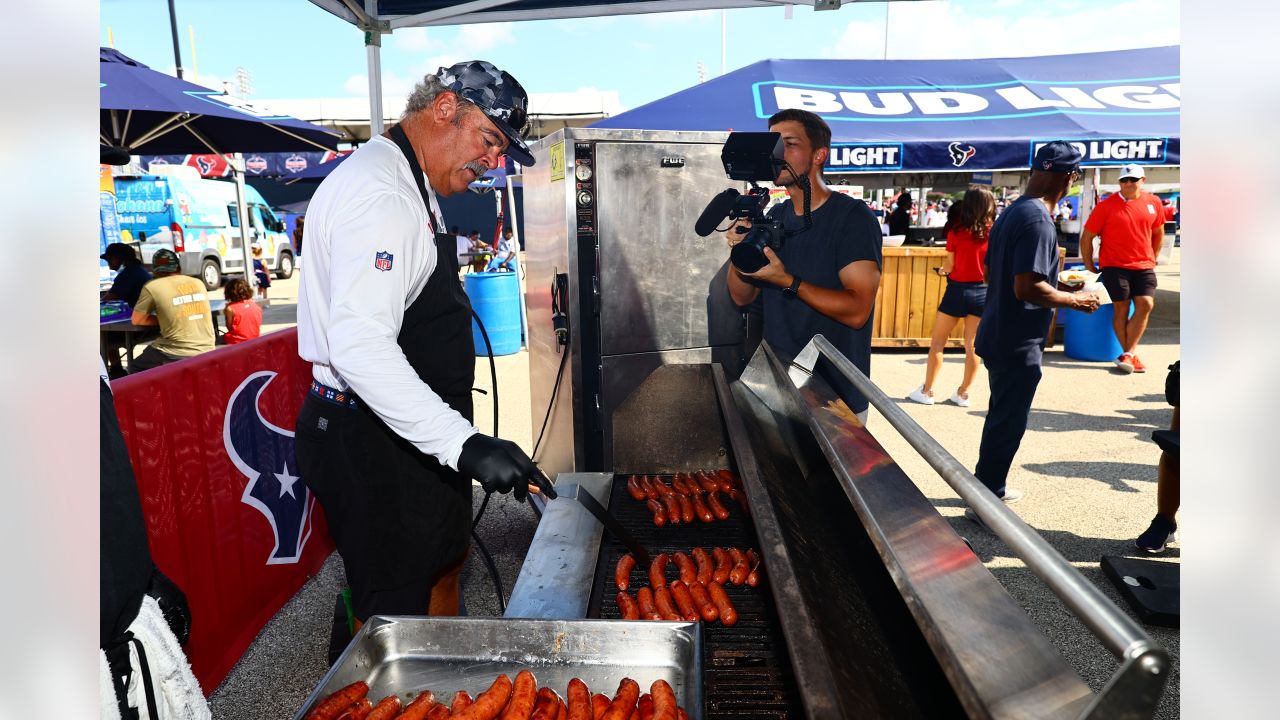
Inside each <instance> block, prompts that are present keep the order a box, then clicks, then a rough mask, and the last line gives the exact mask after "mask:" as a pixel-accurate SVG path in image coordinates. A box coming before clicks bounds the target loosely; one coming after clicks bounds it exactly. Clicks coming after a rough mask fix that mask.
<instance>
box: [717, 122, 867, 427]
mask: <svg viewBox="0 0 1280 720" xmlns="http://www.w3.org/2000/svg"><path fill="white" fill-rule="evenodd" d="M769 130H770V132H776V133H778V134H780V135H781V136H782V144H783V158H784V159H785V160H786V164H787V165H786V167H784V168H783V169H782V170H781V171H780V172H779V174H778V178H777V180H776V183H777V184H778V185H780V186H782V187H783V188H786V191H787V196H788V199H787V200H784V201H783V202H781V203H779V204H777V205H775V206H774V207H773V208H771V209H770V210H769V213H768V217H769V218H770V219H777V218H781V219H782V226H783V229H784V230H786V231H787V232H788V233H794V235H791V236H790V237H788V238H787V240H786V243H785V244H784V245H783V246H782V247H781V248H780V249H778V250H777V251H776V252H775V251H774V250H773V249H772V248H766V249H765V251H764V255H765V257H766V258H767V259H768V260H769V264H768V265H765V266H764V267H762V268H760V269H759V270H757V271H755V272H754V273H744V272H741V271H739V270H738V268H736V267H734V266H733V265H732V264H731V265H730V266H729V274H728V286H729V296H730V297H731V298H732V299H733V302H734V303H735V304H736V305H738V306H739V307H746V306H747V305H750V304H751V303H752V302H755V301H756V299H757V298H761V297H763V313H764V339H765V340H767V341H768V342H769V346H770V347H772V348H773V350H774V352H776V353H778V355H779V356H780V357H781V358H782V359H783V360H784V361H790V360H793V359H795V356H796V355H797V354H799V353H800V351H801V350H802V349H804V346H805V345H808V344H809V341H810V340H812V339H813V336H814V335H818V334H821V335H823V336H824V337H825V338H826V339H827V340H829V341H831V344H832V345H834V346H836V348H837V349H839V350H840V352H842V353H844V355H845V357H847V358H848V359H849V361H850V362H852V363H853V364H854V366H856V367H857V368H858V369H859V370H861V371H862V373H863V374H864V375H867V376H870V375H871V329H872V326H873V323H871V322H869V321H870V320H871V318H872V316H873V311H874V307H875V300H876V289H877V288H878V287H879V286H880V265H881V243H882V238H881V235H880V223H878V222H877V221H876V217H875V215H873V214H871V209H870V208H868V207H867V205H866V203H864V202H862V201H861V200H855V199H853V198H851V197H849V196H848V195H844V194H841V193H838V192H834V191H833V190H832V189H831V188H830V187H828V186H827V184H826V183H825V182H823V180H822V167H823V165H825V164H826V161H827V156H828V154H830V152H831V128H830V127H829V126H828V125H827V123H826V121H825V120H823V119H822V118H820V117H818V116H817V115H815V114H813V113H811V112H808V111H807V110H797V109H787V110H782V111H780V112H778V113H775V114H774V115H773V117H771V118H769ZM805 177H807V178H808V184H809V187H810V188H811V195H810V203H809V209H810V215H811V216H812V218H813V226H812V227H810V228H809V229H808V230H804V229H803V228H804V212H803V210H802V208H803V207H804V201H803V197H804V193H803V189H802V187H803V186H802V184H801V179H802V178H805ZM749 224H750V223H748V222H746V221H745V220H738V221H736V222H735V223H734V225H733V226H732V227H730V229H729V231H728V232H727V233H725V236H726V238H727V240H728V243H729V246H730V247H733V246H734V245H736V244H738V243H739V242H742V239H743V238H744V237H745V235H743V234H742V233H739V232H737V228H739V227H746V226H749ZM835 382H836V384H837V385H838V387H837V388H836V390H837V391H838V392H840V393H841V396H842V397H845V398H847V399H848V403H849V408H850V409H851V410H852V411H853V412H854V413H855V414H856V415H857V416H858V418H859V419H860V420H861V421H862V422H864V423H865V422H866V420H867V399H866V398H865V397H863V396H862V394H861V393H859V392H858V391H857V390H856V389H854V387H853V383H851V382H848V381H846V380H844V378H837V379H836V381H835Z"/></svg>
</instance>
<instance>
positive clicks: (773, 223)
mask: <svg viewBox="0 0 1280 720" xmlns="http://www.w3.org/2000/svg"><path fill="white" fill-rule="evenodd" d="M782 152H783V147H782V135H781V134H780V133H776V132H735V133H729V139H728V140H726V141H725V144H724V148H723V149H722V150H721V151H720V161H721V162H722V163H724V171H725V173H727V174H728V175H729V179H730V180H746V181H747V182H749V183H751V189H750V190H748V191H747V194H745V195H743V194H742V193H740V192H738V191H737V190H735V189H733V188H729V189H728V190H725V191H724V192H722V193H720V194H719V195H716V196H715V197H714V198H712V199H711V202H709V203H707V207H706V209H705V210H703V211H702V215H700V216H699V217H698V221H697V222H696V223H694V226H693V229H694V232H696V233H698V235H700V236H702V237H706V236H708V235H710V234H711V233H712V232H714V231H715V230H716V228H717V226H719V224H720V221H721V220H724V219H725V217H728V218H729V219H730V220H737V219H740V218H741V219H743V220H747V221H748V222H750V223H751V227H750V228H749V229H745V228H739V230H738V231H739V232H743V233H746V237H744V238H743V239H742V240H741V242H739V243H738V244H737V245H734V246H733V250H731V251H730V252H729V260H730V262H732V263H733V265H734V267H736V268H738V270H740V271H742V272H745V273H753V272H755V271H757V270H759V269H760V268H762V267H764V266H765V265H768V264H769V260H768V258H766V257H765V254H764V249H765V248H766V247H770V248H773V249H774V251H777V250H779V249H781V248H782V244H783V242H784V241H785V240H786V238H788V237H790V236H791V235H794V234H796V233H788V232H786V231H784V230H783V228H782V220H781V219H775V220H770V219H769V218H767V217H766V216H765V213H764V209H765V207H766V206H767V205H768V204H769V191H768V189H766V188H762V187H760V186H759V185H757V184H756V183H757V182H769V183H773V182H776V181H777V179H778V173H780V172H782V169H783V168H784V167H786V168H787V169H788V170H791V168H790V167H788V166H787V164H786V161H784V160H783V159H782ZM792 173H793V174H794V173H795V171H794V170H792ZM796 177H797V182H798V183H800V187H801V189H802V190H803V191H804V227H803V228H802V229H801V230H799V231H797V232H803V231H805V230H808V229H809V227H810V226H811V225H812V224H813V220H812V218H811V217H810V215H809V178H808V176H805V175H797V176H796Z"/></svg>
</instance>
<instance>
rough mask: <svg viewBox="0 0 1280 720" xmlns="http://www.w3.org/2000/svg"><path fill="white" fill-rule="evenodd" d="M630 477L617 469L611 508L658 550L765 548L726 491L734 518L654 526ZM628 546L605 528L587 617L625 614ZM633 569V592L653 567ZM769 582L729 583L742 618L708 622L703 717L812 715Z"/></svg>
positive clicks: (713, 719)
mask: <svg viewBox="0 0 1280 720" xmlns="http://www.w3.org/2000/svg"><path fill="white" fill-rule="evenodd" d="M627 477H628V476H625V475H617V476H614V481H613V490H612V494H611V495H610V499H609V509H610V511H611V512H612V513H613V515H614V517H616V518H617V519H618V522H619V523H621V524H622V525H623V527H625V528H626V529H627V530H629V531H630V532H631V533H632V534H633V535H634V536H635V537H636V539H637V540H638V541H639V542H640V543H641V544H643V545H644V546H645V547H646V548H648V550H649V553H650V554H651V555H653V556H655V557H656V556H657V554H658V553H663V552H665V553H674V552H677V551H683V552H685V553H686V554H687V553H688V552H689V551H690V550H691V549H692V548H695V547H701V548H703V549H705V550H707V552H710V551H711V548H713V547H716V546H720V547H725V548H728V547H739V548H742V549H743V550H745V549H747V548H749V547H755V548H757V549H758V547H759V543H758V541H757V539H756V535H755V528H754V526H753V525H752V524H751V521H750V520H749V519H748V518H747V517H746V514H745V513H744V512H743V510H742V507H741V506H740V505H738V504H737V503H736V502H734V501H733V500H731V499H729V498H728V497H726V496H725V495H723V494H721V498H722V499H723V500H724V504H725V507H726V508H728V509H729V512H730V517H729V519H728V520H724V521H718V522H713V523H703V522H699V521H697V520H694V523H693V524H692V525H674V526H673V525H667V526H666V527H661V528H659V527H655V526H654V524H653V520H652V517H653V515H652V514H651V513H650V512H649V509H648V508H647V507H645V504H644V503H642V502H637V501H635V500H634V499H632V498H631V496H630V495H629V494H628V493H627V488H626V485H627V482H626V478H627ZM663 479H664V480H666V481H667V482H668V483H669V482H670V480H671V478H670V477H669V476H667V477H664V478H663ZM626 552H627V550H626V548H625V547H623V546H622V545H621V544H618V543H616V542H614V541H613V539H612V538H611V537H609V535H608V534H606V535H605V537H604V542H602V543H601V547H600V559H599V562H598V564H597V566H596V583H595V585H594V587H593V588H592V594H591V602H590V605H589V606H588V609H587V616H588V617H599V618H618V617H621V614H620V613H619V612H618V605H617V602H616V600H615V599H614V598H615V596H616V595H617V594H618V588H617V586H616V585H615V584H614V581H613V570H614V568H615V567H616V566H617V564H618V559H619V558H620V557H622V556H623V555H624V554H625V553H626ZM631 577H632V587H631V594H632V595H635V589H636V588H638V587H641V586H642V585H648V568H641V567H640V566H637V567H636V569H635V571H634V572H633V573H632V576H631ZM667 577H668V579H669V580H670V579H672V578H674V577H676V571H675V564H674V562H673V563H672V564H671V565H669V566H668V569H667ZM768 582H769V578H768V574H767V573H764V572H762V573H761V581H760V586H759V587H754V588H752V587H747V586H746V585H743V586H742V587H733V586H731V585H726V586H725V591H726V592H727V593H728V595H729V599H730V600H731V601H732V602H733V606H734V608H735V609H736V610H737V611H738V623H737V624H736V625H734V626H733V627H725V626H724V625H721V624H720V623H719V622H714V623H703V626H702V637H703V645H702V666H703V696H704V698H705V701H706V707H705V712H704V717H706V718H709V719H710V720H733V719H734V718H743V719H751V718H788V717H790V718H802V717H804V716H805V715H804V708H803V706H802V705H801V704H800V693H799V690H798V689H797V688H796V684H795V676H794V674H793V672H792V669H791V660H790V658H789V657H788V655H787V646H786V639H785V638H784V637H783V634H782V626H781V625H780V624H779V622H778V615H777V610H776V608H774V606H773V596H772V594H771V593H770V591H769V587H768Z"/></svg>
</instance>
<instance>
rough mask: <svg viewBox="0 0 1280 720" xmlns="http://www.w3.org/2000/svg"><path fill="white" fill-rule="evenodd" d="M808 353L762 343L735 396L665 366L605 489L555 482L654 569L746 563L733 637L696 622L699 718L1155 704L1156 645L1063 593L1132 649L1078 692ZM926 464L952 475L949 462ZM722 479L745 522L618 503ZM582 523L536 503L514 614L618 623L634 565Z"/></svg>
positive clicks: (571, 477) (594, 526) (577, 514)
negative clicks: (652, 484) (588, 499)
mask: <svg viewBox="0 0 1280 720" xmlns="http://www.w3.org/2000/svg"><path fill="white" fill-rule="evenodd" d="M819 340H820V338H819ZM817 344H818V340H815V344H811V346H810V348H809V349H807V350H806V353H809V354H808V355H804V356H802V357H801V358H798V359H797V360H796V361H795V362H794V363H783V362H781V361H780V360H779V359H778V358H777V357H776V356H775V355H774V354H773V353H772V351H771V350H770V348H769V347H768V346H767V345H765V346H762V348H761V352H759V353H757V354H756V356H755V357H754V358H753V359H752V362H751V363H750V364H749V365H748V367H747V369H746V371H745V372H744V373H743V375H742V377H741V378H740V379H739V380H737V381H733V382H732V383H730V382H729V381H727V380H726V378H725V375H724V372H723V370H722V368H721V367H720V366H719V365H714V364H713V365H705V364H704V365H696V364H685V365H664V366H662V367H659V368H658V369H656V370H654V371H653V372H652V373H651V374H650V375H649V376H648V377H647V378H646V379H645V380H644V381H643V382H642V383H641V384H640V385H639V387H637V388H636V390H635V391H634V392H633V393H632V394H631V395H630V396H629V397H628V398H627V400H626V401H624V402H623V403H622V404H621V405H620V406H619V407H618V408H617V409H616V410H615V411H614V415H613V423H612V425H613V429H614V433H613V445H612V447H613V456H614V463H613V468H612V473H609V474H606V473H566V474H561V475H560V476H559V478H558V480H557V483H558V484H559V483H560V482H565V483H566V487H567V486H570V485H573V484H575V483H577V484H578V485H579V488H582V487H591V488H594V489H593V490H592V492H593V495H594V497H596V498H597V499H598V500H600V501H607V503H608V506H609V508H610V510H611V512H612V514H613V515H614V517H615V518H616V519H617V520H618V522H619V523H620V524H621V525H623V526H624V527H625V528H626V529H627V531H628V532H629V533H630V534H632V535H633V536H634V537H635V538H636V539H637V540H638V541H640V542H641V543H642V544H644V545H645V546H646V548H647V549H648V550H649V552H650V554H652V555H657V554H658V553H662V552H666V553H674V552H677V551H684V552H689V551H690V550H691V549H692V548H695V547H702V548H704V549H710V548H712V547H716V546H719V547H739V548H743V549H746V548H756V549H757V550H758V552H759V554H760V556H761V559H762V567H763V575H762V579H761V583H760V585H759V587H756V588H750V587H747V586H743V587H732V586H729V587H727V588H726V591H727V592H728V594H729V596H730V599H731V600H732V601H733V603H734V606H735V608H736V609H737V611H738V614H739V622H738V624H736V625H735V626H734V627H731V628H726V627H724V626H723V625H721V624H720V623H718V622H716V623H703V624H702V638H703V643H702V652H703V655H702V658H701V660H702V678H703V684H702V697H703V700H704V702H703V704H702V706H701V707H699V708H697V710H698V711H700V712H697V713H696V714H697V716H700V717H707V718H717V719H718V718H764V717H789V718H790V717H795V718H801V717H805V718H810V719H811V720H818V719H820V718H821V719H823V720H825V719H826V718H848V717H869V718H873V717H874V718H881V717H883V718H931V719H932V718H960V717H969V718H984V719H985V718H1025V717H1034V718H1043V719H1045V720H1051V719H1056V718H1062V719H1063V720H1070V719H1081V718H1090V719H1095V718H1096V719H1098V720H1101V719H1102V718H1111V717H1141V716H1144V711H1147V710H1149V709H1150V708H1154V703H1155V700H1156V699H1157V698H1158V697H1159V691H1160V688H1161V687H1162V682H1163V670H1162V668H1163V665H1162V663H1163V662H1164V658H1163V656H1162V651H1160V650H1159V649H1158V648H1154V647H1151V646H1150V645H1149V644H1144V643H1149V640H1148V639H1145V637H1144V636H1143V635H1142V634H1141V633H1140V631H1139V630H1137V629H1136V627H1135V628H1133V629H1130V628H1129V627H1125V626H1123V622H1122V621H1124V620H1127V618H1125V617H1124V616H1123V615H1122V614H1121V613H1119V611H1118V610H1114V608H1112V609H1110V610H1108V609H1107V608H1103V607H1100V606H1096V605H1094V604H1093V600H1092V599H1091V598H1090V597H1089V596H1088V595H1087V592H1079V591H1076V590H1074V589H1072V588H1067V591H1064V599H1065V600H1067V601H1068V603H1069V604H1070V603H1074V605H1075V607H1074V609H1076V610H1077V611H1078V612H1080V613H1082V614H1083V616H1084V617H1086V618H1093V619H1094V620H1095V621H1097V620H1098V618H1104V619H1105V622H1103V623H1100V624H1099V627H1100V628H1101V629H1102V631H1100V632H1099V635H1100V637H1103V639H1104V641H1106V642H1108V644H1109V646H1112V647H1115V648H1120V649H1121V650H1123V649H1124V648H1137V649H1138V652H1135V653H1131V654H1130V655H1127V656H1126V657H1125V659H1124V660H1123V662H1122V665H1121V668H1120V669H1119V671H1118V672H1117V673H1116V679H1115V680H1114V681H1113V683H1112V685H1113V686H1114V687H1113V688H1111V689H1109V690H1108V691H1106V692H1104V693H1102V694H1100V695H1096V696H1095V695H1093V694H1092V693H1090V692H1089V689H1088V687H1087V686H1086V685H1085V684H1084V683H1083V682H1082V681H1081V679H1080V677H1079V676H1078V675H1076V674H1075V673H1074V672H1073V671H1072V670H1071V669H1070V668H1069V667H1068V666H1067V664H1066V663H1065V661H1064V660H1063V659H1062V657H1061V655H1059V654H1058V652H1057V651H1056V650H1055V649H1054V648H1053V647H1052V645H1051V644H1050V643H1049V642H1048V640H1047V638H1045V637H1044V635H1042V634H1041V633H1040V632H1039V631H1038V630H1036V628H1035V626H1034V625H1033V624H1032V623H1031V621H1030V619H1029V618H1028V617H1027V615H1026V613H1025V612H1024V611H1023V610H1022V609H1021V608H1020V607H1019V606H1018V605H1017V603H1016V602H1014V600H1013V599H1012V598H1011V597H1010V596H1009V594H1008V593H1007V592H1006V591H1005V590H1004V588H1003V587H1001V586H1000V585H999V583H998V582H996V581H995V579H994V578H993V577H992V575H991V573H990V572H989V571H988V570H987V569H986V568H985V567H984V566H983V565H982V563H981V561H980V560H979V559H978V558H977V557H976V556H975V555H974V554H973V553H972V551H971V550H969V549H968V547H967V546H966V545H965V543H964V541H963V540H962V539H961V538H960V537H959V536H957V535H956V534H955V532H954V531H953V530H952V529H951V527H950V525H949V524H948V523H947V522H946V520H945V519H944V518H942V517H941V516H940V515H939V514H938V513H937V511H936V510H934V509H933V507H932V505H931V504H930V503H929V501H928V500H927V499H926V498H925V497H924V496H923V495H922V494H921V493H920V491H919V490H918V489H916V487H915V486H914V484H912V483H911V481H910V479H909V478H907V477H906V475H905V474H904V473H903V472H902V470H901V468H899V467H898V465H897V464H896V463H894V462H893V459H892V458H890V457H889V456H888V455H887V454H886V453H885V451H884V449H883V448H882V447H881V446H880V445H879V443H877V442H876V440H875V439H874V437H873V436H872V435H871V434H870V433H868V432H867V431H866V430H865V429H863V428H860V427H858V426H857V424H856V421H853V420H852V418H851V414H850V412H849V410H848V408H847V406H845V405H842V404H841V403H840V399H839V398H838V397H837V396H836V395H835V394H834V391H833V390H832V389H831V388H832V384H831V383H830V382H828V381H827V380H826V379H825V378H826V377H828V376H829V374H830V373H831V372H833V369H832V368H833V367H836V366H828V365H824V364H823V362H820V361H817V360H815V358H814V356H813V355H812V353H811V352H810V351H811V350H812V349H813V348H814V347H816V346H817ZM823 352H827V351H825V350H823ZM822 357H827V356H825V355H824V356H822ZM833 357H834V358H835V360H839V361H843V362H847V360H844V359H843V358H842V357H840V356H833ZM833 362H834V360H833ZM840 372H845V370H844V369H843V368H840ZM845 376H846V377H848V376H849V375H848V373H846V374H845ZM876 402H877V408H878V409H879V410H880V411H881V412H882V413H885V414H886V416H888V417H889V418H890V419H891V420H892V421H893V422H895V423H897V424H901V419H900V418H896V417H895V416H894V413H898V414H902V411H901V410H900V409H899V408H896V407H895V406H894V405H893V404H892V402H891V401H889V400H888V399H886V398H884V397H883V396H882V395H881V396H878V397H877V398H876ZM922 444H924V443H922ZM935 459H937V458H935ZM950 462H952V463H954V460H951V461H950ZM938 465H941V466H942V467H943V468H944V469H946V470H947V472H949V473H950V472H952V470H951V468H950V467H949V466H948V465H947V463H946V461H945V458H943V459H941V460H939V461H938V463H937V464H935V467H937V466H938ZM725 466H729V467H730V468H732V469H733V470H734V471H735V472H736V473H737V474H738V476H739V478H740V479H741V481H742V490H743V492H744V494H745V495H746V498H747V500H748V503H749V506H750V508H751V511H750V517H747V516H746V514H745V513H744V512H743V510H742V508H741V506H739V505H737V504H736V503H734V502H732V501H727V502H725V506H726V507H727V508H728V509H729V512H730V518H729V519H728V520H725V521H721V522H714V523H701V522H696V521H695V522H694V523H693V524H691V525H667V526H664V527H662V528H658V527H656V526H654V525H653V521H652V514H651V513H650V511H649V509H648V507H646V506H645V504H643V503H640V502H637V501H635V500H634V499H632V498H631V497H630V495H629V493H628V492H627V489H626V478H627V477H628V476H629V475H633V474H646V475H657V476H659V477H663V478H664V479H666V480H668V481H669V479H670V477H671V476H672V475H673V474H674V473H676V472H693V471H696V470H709V469H713V468H717V467H725ZM953 474H954V473H953ZM961 479H962V480H964V479H965V478H961ZM967 481H968V482H969V483H970V484H971V485H976V483H977V481H976V480H973V479H972V478H968V479H967ZM606 489H607V492H606ZM964 491H965V494H966V497H965V499H966V500H967V501H969V502H971V503H975V504H976V505H977V506H978V509H979V510H980V511H982V512H987V509H984V506H983V505H982V503H983V502H989V503H990V504H991V505H993V506H996V507H997V508H998V510H1003V508H1002V507H1000V505H1001V504H1000V503H999V501H998V500H995V499H993V498H987V497H986V496H982V495H977V494H974V493H971V492H970V491H969V487H968V486H967V485H966V486H964ZM574 508H575V506H574V505H570V504H568V503H561V502H560V501H555V502H554V503H552V505H549V506H548V510H547V513H548V515H547V516H544V518H543V522H542V524H541V525H540V526H539V528H538V533H537V535H535V537H534V544H535V545H536V546H542V547H540V548H539V549H535V548H532V547H531V548H530V551H529V554H528V556H527V557H526V561H525V569H524V570H522V572H521V576H520V579H519V580H518V581H517V585H516V588H515V589H514V590H513V593H512V602H511V603H510V604H509V605H508V615H509V616H511V617H584V616H585V617H591V618H604V619H615V618H618V617H619V616H620V613H619V610H618V607H617V605H616V600H615V596H616V594H617V587H615V583H614V580H613V574H614V568H615V567H616V565H617V561H618V559H619V558H620V557H621V556H622V555H623V554H624V553H625V552H626V550H625V548H624V547H623V546H621V545H620V544H617V543H615V542H614V541H613V540H612V539H611V538H610V537H609V536H607V535H606V536H603V537H602V536H601V529H600V526H599V524H598V523H596V522H595V521H594V519H593V518H591V517H590V515H588V514H587V513H586V512H585V510H584V509H582V508H581V507H577V509H576V511H575V509H574ZM1012 537H1014V541H1015V542H1020V543H1024V544H1027V541H1026V539H1025V538H1024V537H1023V536H1012ZM543 543H545V545H543ZM1028 547H1031V546H1030V545H1028ZM1036 552H1038V551H1037V550H1036V548H1035V547H1031V550H1030V552H1029V555H1030V557H1031V560H1029V561H1028V562H1029V563H1030V562H1034V563H1036V564H1037V566H1042V567H1045V568H1048V569H1049V570H1050V571H1051V572H1050V579H1051V580H1052V581H1053V582H1054V583H1058V584H1059V585H1063V586H1065V583H1068V582H1076V581H1077V580H1075V579H1073V578H1072V577H1069V576H1068V577H1065V578H1063V577H1060V576H1055V575H1053V572H1059V571H1058V570H1057V569H1056V568H1055V567H1053V566H1052V565H1051V562H1052V558H1048V559H1044V558H1043V557H1040V556H1037V555H1036V554H1035V553H1036ZM1062 565H1063V566H1065V563H1062ZM1067 569H1068V570H1070V569H1069V568H1067ZM640 570H642V568H637V571H640ZM1071 572H1074V571H1071ZM673 574H674V571H672V572H671V573H669V574H668V578H671V577H673ZM640 577H641V575H640V574H639V573H637V574H635V575H633V578H640ZM1078 582H1080V583H1085V582H1086V581H1084V580H1083V579H1079V580H1078ZM643 583H644V581H643V579H641V580H640V581H639V582H638V583H637V585H640V584H643ZM1051 584H1052V583H1051ZM1095 592H1096V591H1095ZM548 613H554V614H548ZM1106 623H1111V624H1110V625H1107V624H1106ZM693 712H694V711H693V710H692V709H691V713H693Z"/></svg>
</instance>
